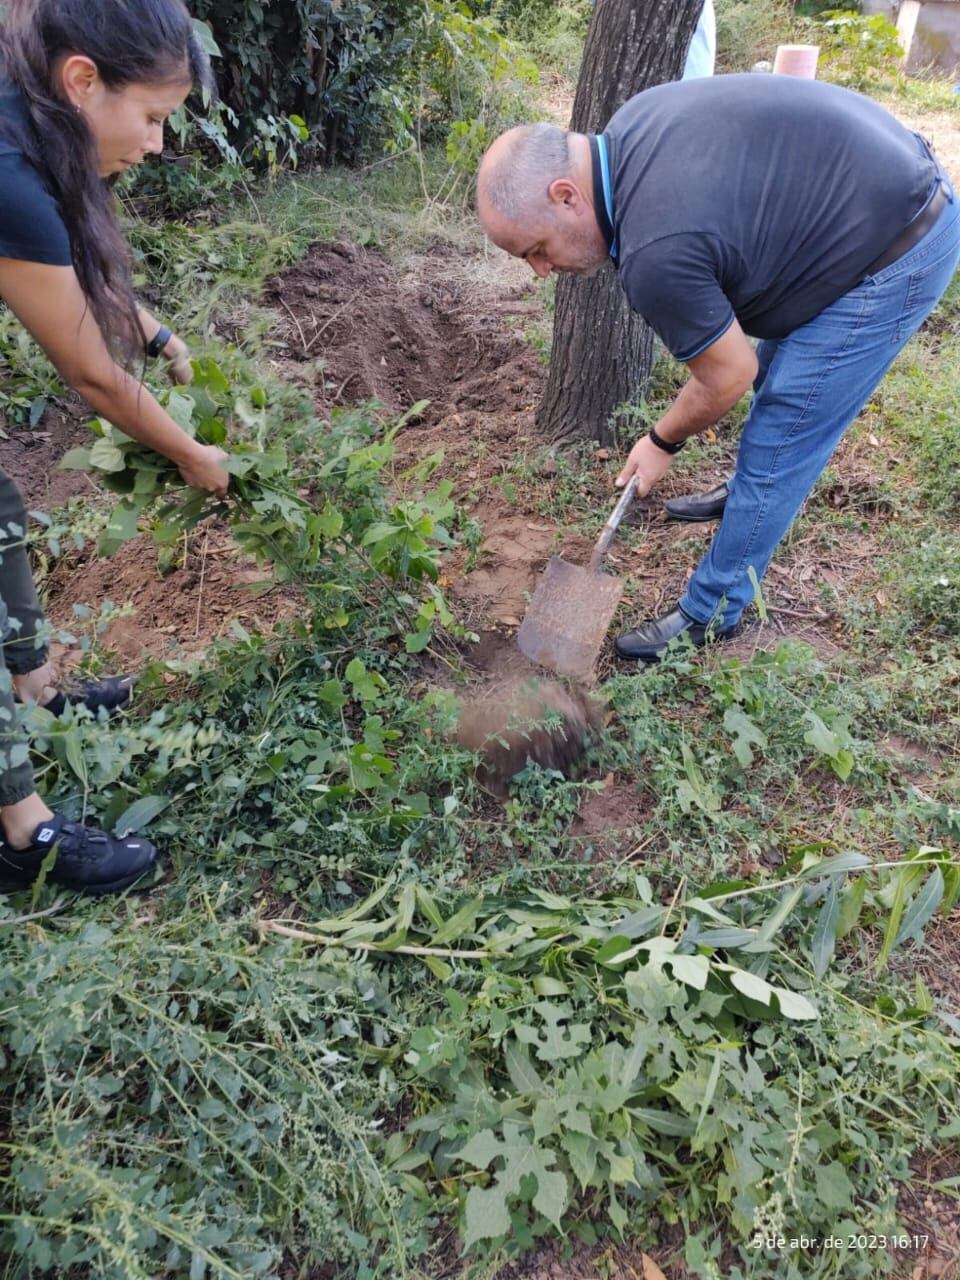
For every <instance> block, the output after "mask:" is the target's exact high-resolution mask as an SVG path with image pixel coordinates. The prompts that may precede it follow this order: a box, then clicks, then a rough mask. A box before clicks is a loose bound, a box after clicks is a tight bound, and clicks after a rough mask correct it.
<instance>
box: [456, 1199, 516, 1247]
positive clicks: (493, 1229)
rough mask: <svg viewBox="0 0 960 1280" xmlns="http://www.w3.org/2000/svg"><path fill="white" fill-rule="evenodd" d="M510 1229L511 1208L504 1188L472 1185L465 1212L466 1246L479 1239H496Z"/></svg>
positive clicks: (464, 1240)
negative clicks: (508, 1206)
mask: <svg viewBox="0 0 960 1280" xmlns="http://www.w3.org/2000/svg"><path fill="white" fill-rule="evenodd" d="M509 1231H510V1210H509V1209H508V1208H507V1197H506V1194H505V1193H504V1190H503V1188H502V1187H501V1186H500V1185H499V1184H497V1185H496V1186H493V1187H471V1188H470V1190H469V1191H468V1192H467V1203H466V1209H465V1213H464V1232H463V1243H464V1246H465V1247H466V1248H468V1249H469V1248H470V1246H471V1245H472V1244H476V1243H477V1241H478V1240H490V1239H496V1238H497V1237H499V1236H505V1235H507V1234H508V1232H509Z"/></svg>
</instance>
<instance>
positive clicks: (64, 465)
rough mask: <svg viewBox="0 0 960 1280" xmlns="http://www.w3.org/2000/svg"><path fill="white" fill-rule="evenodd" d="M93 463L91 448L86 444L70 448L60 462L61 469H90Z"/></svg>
mask: <svg viewBox="0 0 960 1280" xmlns="http://www.w3.org/2000/svg"><path fill="white" fill-rule="evenodd" d="M91 465H92V463H91V461H90V449H89V448H87V447H86V446H78V447H77V448H75V449H68V450H67V452H66V453H65V454H64V455H63V457H62V458H61V459H60V463H59V466H60V470H61V471H89V470H90V467H91Z"/></svg>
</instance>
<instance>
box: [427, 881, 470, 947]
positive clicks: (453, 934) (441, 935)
mask: <svg viewBox="0 0 960 1280" xmlns="http://www.w3.org/2000/svg"><path fill="white" fill-rule="evenodd" d="M482 906H483V895H482V894H481V895H480V897H478V898H473V899H472V900H471V901H470V902H466V903H464V905H463V906H462V907H461V908H460V910H459V911H456V912H454V914H453V915H452V916H451V917H450V919H449V920H447V921H446V922H445V923H444V924H442V925H441V926H440V928H439V929H438V930H437V932H436V933H435V934H434V935H433V937H432V938H431V939H430V946H431V947H441V946H443V945H444V943H447V942H454V941H456V939H458V938H462V937H463V936H464V935H465V934H469V933H471V932H472V931H473V926H474V925H475V924H476V921H477V916H478V915H479V914H480V908H481V907H482Z"/></svg>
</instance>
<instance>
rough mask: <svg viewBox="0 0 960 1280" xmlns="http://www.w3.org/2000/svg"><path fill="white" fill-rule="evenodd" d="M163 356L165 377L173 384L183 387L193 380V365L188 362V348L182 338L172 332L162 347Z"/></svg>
mask: <svg viewBox="0 0 960 1280" xmlns="http://www.w3.org/2000/svg"><path fill="white" fill-rule="evenodd" d="M162 354H163V358H164V360H166V362H167V377H168V378H169V379H170V381H171V382H172V383H174V384H175V385H179V386H181V387H185V386H186V385H187V383H188V382H192V381H193V365H192V364H191V363H190V348H189V347H188V346H187V344H186V343H185V342H184V340H183V339H182V338H178V337H177V335H176V334H175V333H174V334H172V335H171V337H170V341H169V342H168V343H167V345H166V346H165V347H164V348H163V353H162Z"/></svg>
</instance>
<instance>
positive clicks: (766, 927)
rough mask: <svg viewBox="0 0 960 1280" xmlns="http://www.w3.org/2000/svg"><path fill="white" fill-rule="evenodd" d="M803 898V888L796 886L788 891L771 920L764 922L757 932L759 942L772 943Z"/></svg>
mask: <svg viewBox="0 0 960 1280" xmlns="http://www.w3.org/2000/svg"><path fill="white" fill-rule="evenodd" d="M802 896H803V886H802V885H794V886H793V888H791V889H787V890H786V891H785V892H784V894H783V896H782V897H781V899H780V905H779V906H778V907H777V909H776V911H774V913H773V915H771V916H770V917H769V919H767V920H764V922H763V924H762V925H761V926H760V928H759V929H758V930H757V941H758V942H770V941H771V939H772V938H774V937H775V936H776V934H777V932H778V931H779V929H780V926H781V925H782V924H783V922H784V921H785V920H786V919H787V917H788V916H789V915H790V913H791V912H792V911H793V909H794V907H795V906H796V905H797V903H798V902H799V901H800V898H801V897H802Z"/></svg>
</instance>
